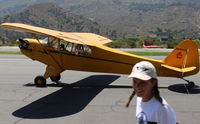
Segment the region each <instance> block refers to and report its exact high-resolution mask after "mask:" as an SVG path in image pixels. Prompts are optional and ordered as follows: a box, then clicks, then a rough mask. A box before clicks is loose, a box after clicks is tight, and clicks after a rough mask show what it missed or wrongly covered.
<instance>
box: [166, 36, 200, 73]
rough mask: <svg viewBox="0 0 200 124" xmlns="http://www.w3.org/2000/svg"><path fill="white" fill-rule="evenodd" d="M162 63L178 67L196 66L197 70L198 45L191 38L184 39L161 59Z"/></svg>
mask: <svg viewBox="0 0 200 124" xmlns="http://www.w3.org/2000/svg"><path fill="white" fill-rule="evenodd" d="M163 64H164V65H167V66H172V67H176V68H180V69H184V68H189V67H196V69H195V70H196V73H197V72H198V71H199V54H198V46H197V44H196V43H195V42H194V41H192V40H184V41H182V42H181V43H179V44H178V45H177V46H176V48H175V49H174V50H173V51H172V52H171V53H170V54H169V55H168V56H167V57H166V58H165V59H164V60H163Z"/></svg>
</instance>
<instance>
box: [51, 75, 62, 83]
mask: <svg viewBox="0 0 200 124" xmlns="http://www.w3.org/2000/svg"><path fill="white" fill-rule="evenodd" d="M60 78H61V76H60V74H59V75H57V76H51V77H50V79H51V81H53V82H58V81H59V80H60Z"/></svg>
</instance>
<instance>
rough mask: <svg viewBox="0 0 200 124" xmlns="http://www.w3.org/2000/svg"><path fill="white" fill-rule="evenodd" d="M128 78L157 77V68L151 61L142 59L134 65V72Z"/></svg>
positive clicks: (147, 78) (145, 78) (146, 78)
mask: <svg viewBox="0 0 200 124" xmlns="http://www.w3.org/2000/svg"><path fill="white" fill-rule="evenodd" d="M128 78H138V79H141V80H149V79H151V78H157V74H156V69H155V67H154V66H153V64H151V63H150V62H147V61H141V62H139V63H136V64H135V65H134V67H133V69H132V72H131V74H130V75H129V76H128Z"/></svg>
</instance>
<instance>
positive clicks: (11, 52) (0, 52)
mask: <svg viewBox="0 0 200 124" xmlns="http://www.w3.org/2000/svg"><path fill="white" fill-rule="evenodd" d="M0 54H9V55H10V54H12V55H20V54H21V52H18V51H0Z"/></svg>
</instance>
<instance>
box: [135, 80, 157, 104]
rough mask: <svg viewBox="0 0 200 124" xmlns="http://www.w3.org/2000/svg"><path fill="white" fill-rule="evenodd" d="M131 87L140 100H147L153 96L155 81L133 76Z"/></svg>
mask: <svg viewBox="0 0 200 124" xmlns="http://www.w3.org/2000/svg"><path fill="white" fill-rule="evenodd" d="M132 86H133V89H134V91H135V93H136V95H137V96H139V97H142V101H148V100H150V99H151V98H152V97H153V92H152V90H153V87H154V86H155V82H153V81H151V80H141V79H138V78H133V85H132Z"/></svg>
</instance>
